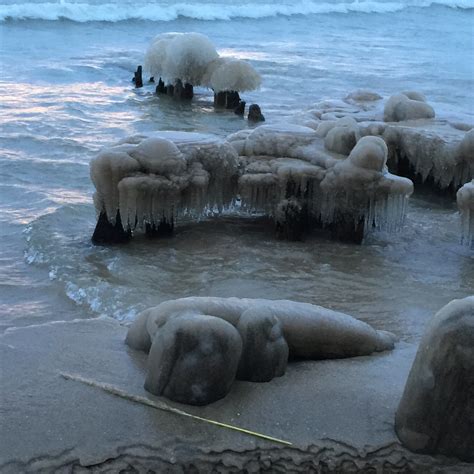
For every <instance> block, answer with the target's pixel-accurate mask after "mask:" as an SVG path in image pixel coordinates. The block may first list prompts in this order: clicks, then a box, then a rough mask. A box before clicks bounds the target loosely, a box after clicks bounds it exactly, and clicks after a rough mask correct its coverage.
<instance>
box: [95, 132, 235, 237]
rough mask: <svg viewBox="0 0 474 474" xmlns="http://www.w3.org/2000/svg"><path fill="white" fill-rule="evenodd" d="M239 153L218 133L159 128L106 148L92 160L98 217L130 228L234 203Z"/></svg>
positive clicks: (151, 224) (152, 225)
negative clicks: (161, 130) (171, 130)
mask: <svg viewBox="0 0 474 474" xmlns="http://www.w3.org/2000/svg"><path fill="white" fill-rule="evenodd" d="M237 158H238V157H237V153H236V152H235V150H234V149H233V148H232V147H231V146H230V145H229V144H228V143H227V142H226V141H225V140H221V139H219V138H218V137H215V136H213V135H205V134H198V133H186V132H157V133H154V134H150V135H136V136H132V137H130V138H128V139H126V140H123V141H121V142H119V143H118V144H117V145H115V146H112V147H110V148H108V149H105V150H103V151H102V152H100V153H99V155H98V156H97V157H96V158H94V159H93V160H92V161H91V163H90V171H91V179H92V182H93V183H94V185H95V187H96V190H97V191H96V193H95V195H94V203H95V206H96V209H97V212H98V214H99V215H105V217H106V218H107V221H108V222H110V223H112V224H115V222H116V217H117V213H118V211H119V215H120V218H121V221H122V224H123V226H124V227H125V228H131V229H135V228H138V229H145V228H146V226H151V227H158V226H159V225H160V223H162V222H168V223H172V222H173V221H174V219H175V218H176V217H178V216H180V215H184V214H191V215H201V214H203V213H204V212H205V210H206V209H213V208H216V209H217V210H219V209H222V208H223V207H224V206H226V205H228V204H229V203H230V202H232V199H233V189H234V187H235V185H234V181H236V180H237V173H238V169H237V165H238V162H237Z"/></svg>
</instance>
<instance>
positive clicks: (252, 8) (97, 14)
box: [0, 0, 474, 22]
mask: <svg viewBox="0 0 474 474" xmlns="http://www.w3.org/2000/svg"><path fill="white" fill-rule="evenodd" d="M433 6H444V7H448V8H453V9H465V10H468V9H469V10H470V9H474V0H420V1H417V2H404V1H402V0H399V1H393V2H392V1H388V2H387V1H375V0H353V1H341V2H332V3H331V2H324V3H321V2H318V1H314V0H306V1H302V2H295V3H292V4H288V3H243V4H233V5H229V4H225V3H212V4H206V3H201V2H197V3H174V4H166V5H159V4H152V5H150V4H140V3H135V4H133V5H132V4H126V3H122V4H120V3H103V4H93V3H71V2H70V3H68V2H67V1H65V0H60V2H59V3H52V2H48V3H32V2H31V3H15V4H0V21H6V20H30V19H35V20H70V21H75V22H89V21H107V22H118V21H127V20H149V21H173V20H176V19H178V18H181V17H183V18H192V19H197V20H207V21H212V20H232V19H234V18H249V19H258V18H267V17H275V16H292V15H313V14H327V13H394V12H399V11H402V10H405V9H407V8H429V7H433Z"/></svg>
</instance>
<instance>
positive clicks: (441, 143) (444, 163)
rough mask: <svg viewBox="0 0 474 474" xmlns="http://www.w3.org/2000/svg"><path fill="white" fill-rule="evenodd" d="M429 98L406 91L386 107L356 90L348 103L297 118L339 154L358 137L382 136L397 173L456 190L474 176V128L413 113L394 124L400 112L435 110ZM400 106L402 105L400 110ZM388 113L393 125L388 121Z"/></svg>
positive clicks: (328, 104)
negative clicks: (411, 108) (405, 110)
mask: <svg viewBox="0 0 474 474" xmlns="http://www.w3.org/2000/svg"><path fill="white" fill-rule="evenodd" d="M397 98H398V99H397ZM397 100H399V102H397ZM424 100H425V99H424V97H423V95H422V94H420V93H416V92H405V93H402V94H397V95H396V96H392V97H391V98H390V99H388V101H386V102H385V105H384V101H383V100H380V99H377V96H376V95H375V93H372V92H370V91H356V92H355V93H352V94H349V95H348V96H347V98H346V99H345V100H325V101H322V102H319V103H317V104H315V105H314V106H313V107H312V108H311V109H309V110H308V111H307V112H305V113H304V114H303V115H302V116H301V117H300V118H299V119H297V120H298V121H299V123H302V124H304V125H306V126H308V127H310V128H312V129H313V130H316V133H317V134H318V136H320V137H327V138H325V139H326V140H327V146H328V147H329V148H331V147H333V150H335V151H338V147H340V148H339V150H341V151H343V149H344V147H347V145H345V144H344V142H346V143H347V142H349V141H350V140H352V141H353V140H354V136H359V137H363V136H366V135H375V136H380V137H382V138H383V139H384V141H385V142H386V144H387V146H388V167H389V169H390V170H391V171H392V172H394V173H396V174H399V175H402V176H405V177H409V178H412V179H415V180H416V181H419V180H421V181H423V182H427V183H428V184H430V185H432V186H434V187H436V188H438V189H446V190H450V192H453V191H456V190H457V189H458V188H459V187H460V186H462V185H463V184H464V183H466V182H467V181H470V180H471V179H472V178H473V177H474V130H473V129H472V128H471V126H470V125H468V124H459V123H455V124H451V123H450V122H449V121H448V120H445V119H443V118H437V119H434V118H431V119H427V118H425V119H421V117H418V118H419V119H420V120H412V119H414V118H415V116H414V115H410V113H408V112H407V115H406V116H405V118H404V121H392V120H394V118H393V114H398V119H399V120H401V115H402V113H401V112H400V111H399V109H404V108H406V109H407V110H408V109H410V107H413V110H417V111H418V110H421V109H423V110H425V109H426V110H429V109H431V107H430V106H428V105H427V104H426V102H424ZM396 104H402V105H399V106H398V108H397V106H396ZM427 107H428V109H427ZM384 112H385V114H384ZM413 113H415V112H413ZM387 114H388V115H387ZM384 115H385V120H388V119H389V118H390V122H387V121H384ZM389 115H390V117H389ZM409 115H410V116H409ZM428 116H431V117H434V114H431V112H430V113H427V114H426V117H428ZM344 128H346V129H347V130H344ZM333 129H336V130H335V131H332V130H333ZM349 130H352V131H353V132H352V133H353V136H351V134H350V133H349Z"/></svg>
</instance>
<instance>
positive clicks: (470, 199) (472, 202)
mask: <svg viewBox="0 0 474 474" xmlns="http://www.w3.org/2000/svg"><path fill="white" fill-rule="evenodd" d="M456 198H457V202H458V208H459V212H460V213H461V227H462V230H461V235H462V242H463V243H465V244H466V245H468V246H470V247H472V246H473V245H474V179H473V180H472V181H471V182H470V183H466V184H465V185H464V186H463V187H462V188H461V189H459V191H458V192H457V195H456Z"/></svg>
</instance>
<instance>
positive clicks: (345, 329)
mask: <svg viewBox="0 0 474 474" xmlns="http://www.w3.org/2000/svg"><path fill="white" fill-rule="evenodd" d="M250 309H251V310H252V311H253V314H257V313H258V312H261V314H263V315H265V317H270V315H272V316H275V317H276V318H277V320H278V321H279V322H280V324H281V328H282V331H283V336H284V338H285V339H286V342H287V344H288V347H289V353H290V356H293V357H302V358H307V359H328V358H340V357H354V356H360V355H368V354H371V353H372V352H375V351H384V350H390V349H392V348H393V346H394V341H395V338H394V336H393V334H390V333H387V332H385V331H377V330H375V329H373V328H372V327H371V326H369V325H368V324H366V323H364V322H362V321H359V320H357V319H355V318H353V317H351V316H349V315H347V314H344V313H339V312H337V311H332V310H329V309H326V308H323V307H321V306H316V305H312V304H308V303H297V302H294V301H288V300H276V301H273V300H264V299H250V298H218V297H189V298H181V299H178V300H170V301H165V302H164V303H161V304H160V305H158V306H156V307H154V308H150V309H148V310H146V311H144V312H143V313H141V314H140V315H139V316H138V317H137V319H136V320H135V322H134V323H133V324H132V326H131V327H130V329H129V331H128V334H127V338H126V342H127V344H128V345H129V346H130V347H132V348H134V349H137V350H144V351H147V350H149V348H150V345H151V342H152V341H153V340H154V337H155V334H157V332H158V331H159V330H160V328H162V327H163V326H164V325H165V324H166V323H167V321H168V319H169V318H172V317H175V316H176V315H181V314H182V315H185V314H193V315H207V316H215V317H217V318H222V319H224V320H225V321H227V322H229V323H230V324H232V325H233V326H237V325H238V323H239V320H240V318H241V316H242V315H243V314H244V313H245V312H246V311H247V310H250Z"/></svg>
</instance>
